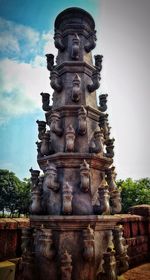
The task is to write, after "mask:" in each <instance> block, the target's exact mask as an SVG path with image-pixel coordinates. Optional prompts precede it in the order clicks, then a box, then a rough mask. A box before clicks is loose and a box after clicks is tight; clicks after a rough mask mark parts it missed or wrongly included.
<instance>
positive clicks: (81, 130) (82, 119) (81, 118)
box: [78, 106, 87, 135]
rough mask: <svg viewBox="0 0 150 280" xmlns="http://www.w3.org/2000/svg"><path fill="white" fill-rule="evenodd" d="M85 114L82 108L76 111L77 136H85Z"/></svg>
mask: <svg viewBox="0 0 150 280" xmlns="http://www.w3.org/2000/svg"><path fill="white" fill-rule="evenodd" d="M86 116H87V112H86V110H85V108H84V107H83V106H81V109H80V110H79V111H78V134H80V135H85V134H86V132H87V120H86Z"/></svg>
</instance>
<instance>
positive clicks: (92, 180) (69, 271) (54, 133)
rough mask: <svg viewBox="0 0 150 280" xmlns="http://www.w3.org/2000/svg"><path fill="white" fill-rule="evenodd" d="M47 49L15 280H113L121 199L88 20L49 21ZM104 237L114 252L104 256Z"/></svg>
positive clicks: (120, 251) (78, 16) (123, 265)
mask: <svg viewBox="0 0 150 280" xmlns="http://www.w3.org/2000/svg"><path fill="white" fill-rule="evenodd" d="M54 44H55V47H56V48H57V49H58V54H57V57H56V65H54V56H53V54H47V55H46V59H47V69H48V71H50V84H51V87H52V88H53V90H54V92H53V96H52V98H51V96H50V95H49V94H48V93H41V96H42V108H43V110H44V111H45V120H44V121H39V120H38V121H37V124H38V138H39V141H38V142H37V152H38V155H37V162H38V164H39V167H40V169H41V174H40V171H39V170H33V169H32V168H31V169H30V172H31V194H32V202H31V206H30V211H31V215H30V225H31V230H27V232H26V233H25V232H24V233H23V236H24V237H23V245H22V246H23V247H22V248H23V263H22V265H23V275H22V278H21V279H24V280H30V279H32V280H45V279H52V280H60V279H61V280H73V279H78V280H83V279H85V280H99V279H100V280H101V279H107V280H116V279H117V274H120V273H122V271H125V270H127V269H128V265H127V253H126V248H125V247H124V245H123V240H122V235H121V233H120V231H119V233H118V228H116V226H117V223H118V219H119V218H118V217H117V215H114V216H113V214H115V213H119V211H120V210H121V198H120V192H119V190H118V188H117V185H116V183H115V178H116V173H115V169H114V167H113V157H114V139H113V138H112V137H111V135H110V126H109V122H108V114H107V111H106V110H107V97H108V96H107V94H101V95H100V97H99V103H100V104H99V105H97V102H96V90H97V89H98V88H99V87H100V79H101V76H100V74H101V70H102V59H103V56H102V55H96V56H95V64H93V59H92V53H91V50H93V49H94V48H95V46H96V30H95V22H94V20H93V18H92V16H91V15H90V14H89V13H88V12H86V11H84V10H82V9H80V8H69V9H67V10H64V11H62V12H61V13H60V14H59V15H58V16H57V18H56V20H55V34H54ZM51 100H52V101H53V103H52V104H51ZM47 127H49V130H47ZM110 214H111V215H110ZM112 231H113V238H114V250H116V252H114V251H111V250H108V249H110V247H111V246H110V243H112V240H111V242H110V239H112V238H110V236H112ZM103 262H104V265H103ZM116 267H117V268H116Z"/></svg>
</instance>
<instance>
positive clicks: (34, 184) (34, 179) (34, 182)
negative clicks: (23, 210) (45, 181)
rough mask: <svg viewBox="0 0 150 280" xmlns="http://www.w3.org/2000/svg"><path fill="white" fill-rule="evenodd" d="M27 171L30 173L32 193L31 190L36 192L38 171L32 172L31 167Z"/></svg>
mask: <svg viewBox="0 0 150 280" xmlns="http://www.w3.org/2000/svg"><path fill="white" fill-rule="evenodd" d="M29 171H30V173H31V188H32V191H33V190H36V189H37V187H38V182H39V175H40V171H39V170H33V169H32V167H31V168H30V169H29Z"/></svg>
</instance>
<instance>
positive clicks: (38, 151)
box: [35, 141, 42, 158]
mask: <svg viewBox="0 0 150 280" xmlns="http://www.w3.org/2000/svg"><path fill="white" fill-rule="evenodd" d="M35 144H36V145H37V158H40V157H41V156H42V155H41V144H42V142H38V141H37V142H35Z"/></svg>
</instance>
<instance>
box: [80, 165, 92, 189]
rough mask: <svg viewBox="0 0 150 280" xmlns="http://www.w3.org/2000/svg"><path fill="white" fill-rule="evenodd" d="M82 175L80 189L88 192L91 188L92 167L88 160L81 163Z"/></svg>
mask: <svg viewBox="0 0 150 280" xmlns="http://www.w3.org/2000/svg"><path fill="white" fill-rule="evenodd" d="M80 177H81V183H80V189H81V190H82V191H83V192H88V191H89V189H90V167H89V164H88V163H87V162H86V160H84V162H83V164H81V165H80Z"/></svg>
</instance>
